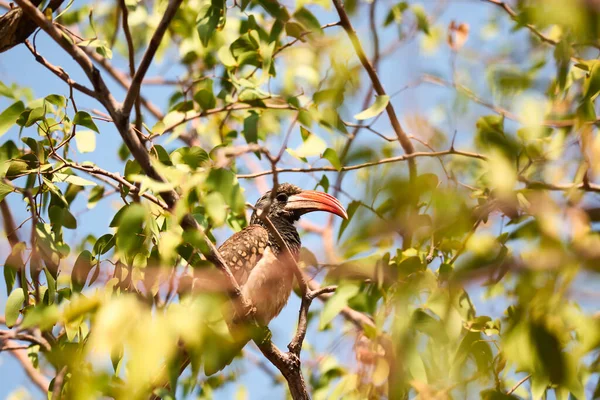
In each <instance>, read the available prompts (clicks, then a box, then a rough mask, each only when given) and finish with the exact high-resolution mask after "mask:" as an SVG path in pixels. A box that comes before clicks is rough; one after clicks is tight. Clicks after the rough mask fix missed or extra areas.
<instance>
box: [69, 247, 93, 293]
mask: <svg viewBox="0 0 600 400" xmlns="http://www.w3.org/2000/svg"><path fill="white" fill-rule="evenodd" d="M93 261H94V257H93V256H92V253H90V252H89V251H88V250H84V251H82V252H81V254H79V257H77V261H75V266H74V267H73V271H72V272H71V285H72V286H73V291H74V292H81V289H83V287H84V286H85V282H86V281H87V277H88V275H89V273H90V271H91V270H92V263H93Z"/></svg>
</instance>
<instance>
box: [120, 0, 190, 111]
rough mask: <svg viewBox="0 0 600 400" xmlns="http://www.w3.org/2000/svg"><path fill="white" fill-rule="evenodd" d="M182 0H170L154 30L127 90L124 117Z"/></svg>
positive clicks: (129, 109) (131, 105)
mask: <svg viewBox="0 0 600 400" xmlns="http://www.w3.org/2000/svg"><path fill="white" fill-rule="evenodd" d="M182 1H183V0H170V1H169V5H168V6H167V9H166V10H165V13H164V14H163V17H162V19H161V20H160V23H159V24H158V27H157V28H156V30H155V31H154V34H153V35H152V39H150V44H149V45H148V48H147V49H146V52H145V53H144V56H143V57H142V61H141V62H140V65H139V66H138V68H137V71H136V72H135V76H134V77H133V80H132V81H131V85H130V86H129V90H127V95H126V96H125V100H124V101H123V107H122V108H121V113H122V114H123V116H124V118H128V117H129V113H130V111H131V107H133V103H134V102H135V100H136V99H137V98H138V96H139V94H140V88H141V86H142V80H143V79H144V76H146V72H148V68H150V64H151V63H152V60H153V59H154V55H155V54H156V51H157V50H158V46H160V42H161V41H162V39H163V36H164V35H165V33H166V31H167V28H168V27H169V24H170V23H171V20H172V19H173V17H175V13H176V12H177V10H178V9H179V6H180V5H181V3H182Z"/></svg>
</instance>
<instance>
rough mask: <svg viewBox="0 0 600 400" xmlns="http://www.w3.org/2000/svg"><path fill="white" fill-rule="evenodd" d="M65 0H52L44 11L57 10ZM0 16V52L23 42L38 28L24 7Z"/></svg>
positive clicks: (36, 3) (37, 1) (37, 3)
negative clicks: (24, 10)
mask: <svg viewBox="0 0 600 400" xmlns="http://www.w3.org/2000/svg"><path fill="white" fill-rule="evenodd" d="M62 2H63V0H52V1H50V4H48V7H46V9H45V10H44V13H47V12H50V13H52V12H53V11H55V10H56V9H57V8H58V7H60V5H61V4H62ZM40 3H41V0H35V1H34V2H33V4H34V5H35V6H36V7H37V6H39V5H40ZM8 7H9V8H8V10H9V11H8V12H7V13H6V14H4V15H3V16H1V17H0V53H2V52H5V51H7V50H9V49H11V48H13V47H14V46H17V45H19V44H21V43H23V42H24V41H25V40H27V38H28V37H29V36H30V35H31V34H32V33H33V32H34V31H35V30H36V28H37V25H36V24H35V23H34V22H33V21H32V20H31V19H30V18H29V17H28V16H27V14H26V13H24V12H23V9H22V8H13V9H10V5H9V6H8Z"/></svg>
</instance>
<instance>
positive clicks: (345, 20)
mask: <svg viewBox="0 0 600 400" xmlns="http://www.w3.org/2000/svg"><path fill="white" fill-rule="evenodd" d="M332 1H333V5H334V6H335V9H336V11H337V13H338V15H339V17H340V23H341V25H342V27H343V28H344V30H345V31H346V33H347V34H348V37H349V38H350V41H351V42H352V46H353V47H354V51H355V52H356V55H357V56H358V58H359V60H360V62H361V64H362V65H363V67H364V68H365V70H366V71H367V74H368V75H369V78H370V79H371V82H372V83H373V88H374V89H375V92H376V93H377V94H378V95H379V96H385V95H386V92H385V89H384V88H383V85H382V84H381V81H380V80H379V76H378V75H377V72H376V71H375V69H374V68H373V65H371V62H370V61H369V59H368V58H367V56H366V55H365V51H364V50H363V48H362V45H361V43H360V40H359V39H358V36H357V35H356V31H355V30H354V28H353V26H352V23H351V22H350V18H349V17H348V14H346V11H345V10H344V6H343V5H342V3H341V0H332ZM385 109H386V112H387V114H388V117H389V119H390V122H391V124H392V128H393V129H394V132H395V133H396V136H397V137H398V141H399V142H400V144H401V145H402V148H403V149H404V152H405V153H406V154H407V155H408V154H411V153H414V151H415V149H414V147H413V145H412V143H411V141H410V139H409V138H408V135H407V134H406V132H405V131H404V129H402V126H401V125H400V122H399V121H398V117H397V116H396V111H395V110H394V106H392V103H391V102H388V104H387V106H386V108H385ZM408 169H409V176H410V180H411V181H414V179H415V178H416V176H417V167H416V163H415V161H414V159H412V158H411V159H409V162H408Z"/></svg>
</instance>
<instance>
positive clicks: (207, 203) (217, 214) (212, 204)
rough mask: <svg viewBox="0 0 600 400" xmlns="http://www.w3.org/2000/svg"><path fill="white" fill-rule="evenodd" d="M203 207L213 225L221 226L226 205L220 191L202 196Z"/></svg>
mask: <svg viewBox="0 0 600 400" xmlns="http://www.w3.org/2000/svg"><path fill="white" fill-rule="evenodd" d="M204 207H206V213H207V214H208V216H209V217H210V218H211V219H212V220H213V223H214V225H215V226H221V225H223V224H224V223H225V218H226V217H227V207H226V204H225V200H224V199H223V196H222V195H221V193H219V192H212V193H209V194H208V195H207V196H206V197H205V198H204Z"/></svg>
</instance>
